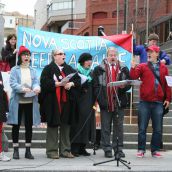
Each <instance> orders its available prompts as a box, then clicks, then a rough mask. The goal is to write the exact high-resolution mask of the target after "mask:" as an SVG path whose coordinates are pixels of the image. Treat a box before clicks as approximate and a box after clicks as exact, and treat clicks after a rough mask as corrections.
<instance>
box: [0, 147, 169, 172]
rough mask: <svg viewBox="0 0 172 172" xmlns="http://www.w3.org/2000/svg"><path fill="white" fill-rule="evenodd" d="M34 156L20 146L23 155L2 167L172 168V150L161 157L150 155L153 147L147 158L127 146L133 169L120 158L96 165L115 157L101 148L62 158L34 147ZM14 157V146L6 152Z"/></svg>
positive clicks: (95, 171) (120, 171)
mask: <svg viewBox="0 0 172 172" xmlns="http://www.w3.org/2000/svg"><path fill="white" fill-rule="evenodd" d="M31 151H32V154H33V155H34V157H35V159H34V160H28V159H25V158H24V153H25V149H20V159H19V160H14V159H12V160H11V161H9V162H2V161H0V171H3V172H5V171H23V172H30V171H34V172H68V171H69V172H74V171H77V172H87V171H88V172H99V171H100V172H114V171H115V172H124V171H132V172H161V171H163V172H167V171H168V172H172V150H170V151H165V152H162V154H163V157H162V158H153V157H151V153H150V151H147V152H146V154H145V157H144V158H137V157H136V152H137V150H135V149H125V150H124V152H125V154H126V158H125V160H127V161H130V162H131V164H129V166H130V167H131V170H130V169H128V168H127V167H125V166H124V165H123V164H122V163H120V162H119V166H117V161H112V162H107V163H104V164H99V165H96V166H94V165H93V164H94V163H98V162H102V161H107V160H112V159H113V158H110V159H109V158H105V157H104V152H103V151H102V150H101V149H99V150H97V151H96V155H93V150H92V149H87V151H88V152H90V153H91V156H89V157H84V156H80V157H75V158H73V159H67V158H60V159H57V160H53V159H48V158H46V154H45V152H46V151H45V149H36V148H33V149H31ZM5 154H6V155H8V156H9V157H12V154H13V150H12V149H10V150H9V152H7V153H5Z"/></svg>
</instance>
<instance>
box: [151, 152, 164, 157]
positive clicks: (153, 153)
mask: <svg viewBox="0 0 172 172" xmlns="http://www.w3.org/2000/svg"><path fill="white" fill-rule="evenodd" d="M152 157H154V158H161V157H162V155H161V154H160V153H159V152H157V151H155V152H152Z"/></svg>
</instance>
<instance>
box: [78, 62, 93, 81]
mask: <svg viewBox="0 0 172 172" xmlns="http://www.w3.org/2000/svg"><path fill="white" fill-rule="evenodd" d="M77 69H78V71H79V72H80V73H81V74H82V75H84V76H86V77H87V79H88V82H91V80H92V78H91V76H90V73H91V68H89V69H85V68H83V67H82V66H81V65H80V64H79V63H78V65H77Z"/></svg>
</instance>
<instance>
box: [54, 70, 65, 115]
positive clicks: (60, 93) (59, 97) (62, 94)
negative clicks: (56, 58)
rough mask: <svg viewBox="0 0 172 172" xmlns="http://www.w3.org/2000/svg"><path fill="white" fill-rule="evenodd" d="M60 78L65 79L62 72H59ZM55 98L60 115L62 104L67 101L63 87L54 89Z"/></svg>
mask: <svg viewBox="0 0 172 172" xmlns="http://www.w3.org/2000/svg"><path fill="white" fill-rule="evenodd" d="M60 74H61V76H62V78H65V76H66V75H65V74H64V72H63V71H61V72H60ZM56 97H57V102H58V106H59V111H60V113H61V112H62V103H65V102H66V101H67V95H66V90H65V88H64V87H56Z"/></svg>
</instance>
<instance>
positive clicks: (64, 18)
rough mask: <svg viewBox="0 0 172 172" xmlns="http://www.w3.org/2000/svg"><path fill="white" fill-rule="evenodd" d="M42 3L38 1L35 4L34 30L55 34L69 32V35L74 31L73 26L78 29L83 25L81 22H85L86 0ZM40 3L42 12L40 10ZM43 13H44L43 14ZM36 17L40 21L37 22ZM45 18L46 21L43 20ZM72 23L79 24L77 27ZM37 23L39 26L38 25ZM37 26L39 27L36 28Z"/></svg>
mask: <svg viewBox="0 0 172 172" xmlns="http://www.w3.org/2000/svg"><path fill="white" fill-rule="evenodd" d="M42 1H43V2H42ZM42 1H39V0H38V1H37V3H36V4H35V10H36V20H35V26H36V27H35V28H37V29H42V30H47V31H50V32H57V33H62V32H65V31H66V30H70V33H71V32H73V29H74V27H73V26H75V27H77V29H79V28H80V25H81V24H82V23H83V21H85V18H86V0H51V1H47V2H45V1H46V0H42ZM40 2H41V6H43V7H42V8H44V10H43V9H42V8H41V6H40ZM45 4H46V5H45ZM45 9H46V10H45ZM43 11H44V12H45V11H46V12H45V13H44V14H43ZM45 14H46V16H45ZM37 16H40V18H41V19H40V20H39V19H38V17H37ZM45 18H46V21H45V20H44V19H45ZM40 21H41V22H40ZM73 21H77V22H79V23H78V24H77V25H76V24H75V25H74V24H73ZM38 23H41V24H40V25H39V24H38ZM71 23H72V24H71ZM38 25H39V27H37V26H38ZM41 25H42V26H41ZM71 28H73V29H71Z"/></svg>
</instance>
